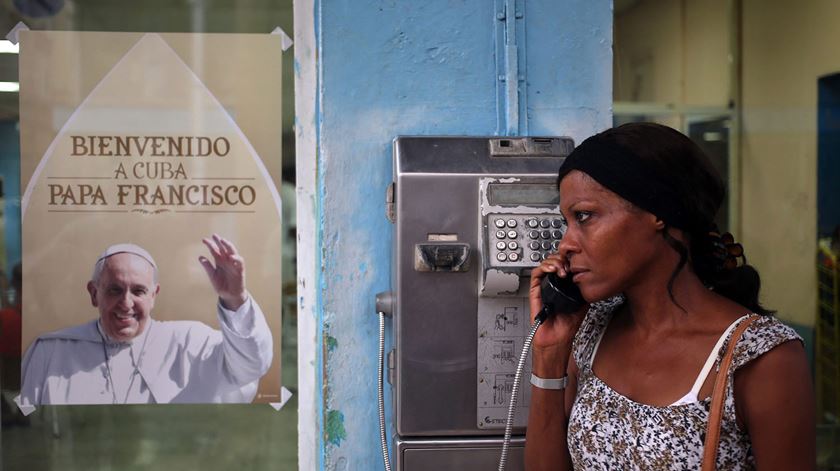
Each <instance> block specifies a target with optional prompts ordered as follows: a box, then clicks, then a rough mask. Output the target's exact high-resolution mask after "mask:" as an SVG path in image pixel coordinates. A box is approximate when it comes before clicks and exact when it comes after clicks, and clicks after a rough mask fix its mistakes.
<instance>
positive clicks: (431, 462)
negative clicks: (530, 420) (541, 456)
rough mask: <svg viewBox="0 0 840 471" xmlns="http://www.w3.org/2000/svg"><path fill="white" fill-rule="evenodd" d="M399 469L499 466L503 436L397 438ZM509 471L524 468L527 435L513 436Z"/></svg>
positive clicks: (453, 470) (455, 470)
mask: <svg viewBox="0 0 840 471" xmlns="http://www.w3.org/2000/svg"><path fill="white" fill-rule="evenodd" d="M396 451H397V453H396V457H397V471H427V470H430V469H434V470H436V471H472V470H476V471H478V470H481V471H486V470H488V469H496V468H497V467H498V466H499V457H500V456H501V453H502V439H501V438H471V439H463V438H462V439H425V438H424V439H400V438H398V439H397V441H396ZM505 469H506V470H507V471H524V469H525V437H523V436H518V437H513V438H512V439H511V442H510V451H509V452H508V460H507V467H506V468H505Z"/></svg>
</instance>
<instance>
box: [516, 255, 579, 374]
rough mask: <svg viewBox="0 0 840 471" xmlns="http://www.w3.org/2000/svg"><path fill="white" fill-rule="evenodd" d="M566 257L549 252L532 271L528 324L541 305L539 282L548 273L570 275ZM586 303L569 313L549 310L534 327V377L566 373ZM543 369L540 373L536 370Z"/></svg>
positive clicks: (532, 320)
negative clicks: (535, 328) (536, 326)
mask: <svg viewBox="0 0 840 471" xmlns="http://www.w3.org/2000/svg"><path fill="white" fill-rule="evenodd" d="M567 268H568V266H567V264H566V261H565V259H564V258H563V257H562V256H561V255H559V254H551V255H549V256H548V257H547V258H546V259H545V260H543V262H542V263H541V264H539V265H538V266H537V267H535V268H534V269H533V270H531V283H530V287H529V290H528V298H529V302H530V311H531V323H533V322H534V318H535V317H536V315H537V313H539V312H540V310H542V308H543V303H542V297H541V283H542V279H543V277H545V275H546V274H547V273H557V275H558V276H559V277H560V278H565V277H567V276H571V274H570V273H569V272H568V271H567ZM588 308H589V305H588V304H584V306H583V307H581V308H580V309H579V310H578V311H577V312H574V313H571V314H555V313H551V314H550V315H549V316H548V318H546V320H545V322H544V323H543V324H542V326H540V328H539V330H537V334H536V335H535V336H534V341H533V348H534V353H533V358H534V369H535V371H534V374H536V375H537V376H542V377H548V378H555V377H560V376H544V375H545V374H549V373H550V374H554V375H556V374H561V373H563V374H565V368H566V363H567V362H568V360H569V355H570V352H571V348H572V340H573V339H574V337H575V333H577V330H578V328H579V327H580V324H581V322H583V317H584V315H585V314H586V311H587V310H588ZM544 368H545V369H546V370H547V371H543V375H541V374H540V373H539V372H538V371H536V370H537V369H544Z"/></svg>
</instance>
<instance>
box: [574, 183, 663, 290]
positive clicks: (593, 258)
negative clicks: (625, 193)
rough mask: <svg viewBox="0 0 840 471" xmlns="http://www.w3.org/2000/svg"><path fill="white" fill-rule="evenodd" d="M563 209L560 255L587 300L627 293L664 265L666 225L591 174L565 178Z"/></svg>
mask: <svg viewBox="0 0 840 471" xmlns="http://www.w3.org/2000/svg"><path fill="white" fill-rule="evenodd" d="M560 211H561V212H562V213H563V216H564V217H565V218H566V223H567V224H568V228H567V230H566V234H565V235H564V237H563V239H562V240H561V242H560V246H559V249H558V252H559V253H560V255H561V256H565V258H566V260H567V261H568V264H569V267H568V268H569V271H570V272H571V274H572V276H573V278H572V279H573V280H574V282H575V283H577V285H578V286H579V287H580V290H581V293H582V294H583V297H584V298H586V300H587V301H590V302H593V301H599V300H602V299H605V298H607V297H609V296H614V295H616V294H619V293H623V292H627V291H628V290H630V289H631V288H632V287H633V286H634V285H635V284H637V283H639V282H640V281H642V280H644V278H645V272H646V271H647V270H650V269H651V268H652V267H653V266H654V264H657V263H661V262H662V259H661V252H660V251H661V250H662V248H663V246H665V244H664V239H663V237H662V234H661V233H660V231H661V230H662V229H663V227H664V224H663V223H662V222H661V221H659V220H657V218H656V216H654V215H653V214H651V213H649V212H647V211H644V210H641V209H638V208H636V207H635V206H633V205H632V204H630V203H629V202H627V200H625V199H623V198H621V197H620V196H618V195H617V194H615V193H613V192H612V191H610V190H608V189H606V188H604V187H603V186H601V184H600V183H598V182H597V181H595V180H594V179H593V178H592V177H590V176H589V175H587V174H585V173H583V172H580V171H577V170H575V171H572V172H570V173H569V174H568V175H566V176H565V177H564V178H563V180H562V181H561V182H560Z"/></svg>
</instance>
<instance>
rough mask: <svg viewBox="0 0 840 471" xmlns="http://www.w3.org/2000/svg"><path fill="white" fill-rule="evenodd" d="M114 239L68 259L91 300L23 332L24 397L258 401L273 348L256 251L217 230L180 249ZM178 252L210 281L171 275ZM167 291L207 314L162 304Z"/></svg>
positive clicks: (27, 401)
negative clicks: (74, 312) (255, 268)
mask: <svg viewBox="0 0 840 471" xmlns="http://www.w3.org/2000/svg"><path fill="white" fill-rule="evenodd" d="M111 242H112V243H105V244H103V246H102V247H101V249H100V251H99V252H98V253H94V252H92V253H90V254H81V255H79V256H80V257H81V258H87V259H89V265H88V266H87V267H68V268H67V270H70V271H71V272H72V274H73V276H68V277H66V278H65V279H67V280H72V282H73V283H74V284H75V286H76V288H77V291H78V293H77V295H78V297H81V298H83V299H84V302H85V303H86V305H87V309H86V310H84V312H81V313H78V316H74V317H73V319H74V322H73V323H72V325H69V326H65V327H62V328H58V329H50V326H51V323H50V322H49V319H50V316H49V315H45V313H42V314H41V317H42V319H41V320H43V321H44V322H41V323H39V324H38V325H39V326H40V327H39V331H38V332H34V333H32V337H33V338H32V339H31V341H29V342H26V341H25V343H24V346H23V348H24V351H25V353H24V355H23V361H22V365H21V395H20V398H19V404H20V405H22V406H29V405H44V404H167V403H250V402H252V401H254V399H255V397H256V396H257V391H258V389H265V388H260V380H261V378H263V377H264V376H265V375H266V373H268V372H269V370H270V369H271V367H272V364H273V360H274V352H275V348H274V341H275V335H273V332H272V329H271V328H270V327H269V324H268V322H267V321H266V315H267V313H264V312H263V310H262V309H261V307H260V303H261V302H263V301H264V300H260V299H258V296H257V295H255V294H254V292H255V291H254V290H252V289H249V288H250V287H251V282H252V280H251V279H250V278H249V277H248V274H249V270H248V268H250V265H249V263H251V262H258V261H252V260H246V257H244V256H243V254H242V252H241V250H240V248H239V247H238V246H237V243H236V242H235V241H234V240H232V239H231V238H228V237H225V236H223V235H219V234H207V235H206V237H203V238H201V239H200V240H198V241H196V244H190V245H189V246H188V247H185V248H182V249H179V250H178V252H179V253H181V254H184V253H185V252H192V253H186V254H184V255H183V256H182V257H181V258H179V257H171V255H170V254H167V253H158V254H156V253H155V250H154V248H153V247H144V246H142V245H141V244H138V243H134V242H133V241H111ZM77 255H78V254H77ZM257 258H258V257H257ZM170 259H177V260H181V259H184V260H188V259H191V262H192V263H193V264H194V266H191V267H188V269H187V270H186V273H192V275H193V278H196V277H197V275H196V273H197V272H201V277H202V278H203V282H204V283H205V284H206V289H191V288H189V286H190V285H189V284H188V283H187V284H185V285H183V286H178V283H179V279H181V278H188V277H185V276H183V275H180V274H170V276H165V275H166V273H164V270H168V269H172V264H171V263H167V262H170V261H171V260H170ZM180 268H183V267H180ZM30 273H31V272H30ZM255 278H257V277H255ZM83 279H86V280H87V281H86V282H83V281H81V280H83ZM253 281H254V282H255V283H259V281H260V280H258V279H255V280H253ZM195 283H197V281H193V284H195ZM264 291H265V290H256V292H260V293H262V292H264ZM167 297H177V298H178V299H179V300H180V301H184V300H186V301H188V305H189V306H194V307H195V309H196V310H197V311H198V310H201V311H205V312H206V315H205V318H204V319H200V316H199V319H197V318H196V315H195V314H191V315H182V316H179V314H178V313H177V312H165V313H159V312H158V309H157V307H156V306H158V305H161V304H162V303H161V301H164V300H165V299H166V298H167ZM182 305H183V304H182ZM63 319H64V320H63V323H64V324H67V323H68V321H67V317H66V316H65V317H64V318H63ZM278 341H279V336H278ZM278 387H279V384H278ZM268 389H269V390H271V389H272V388H270V387H269V388H268Z"/></svg>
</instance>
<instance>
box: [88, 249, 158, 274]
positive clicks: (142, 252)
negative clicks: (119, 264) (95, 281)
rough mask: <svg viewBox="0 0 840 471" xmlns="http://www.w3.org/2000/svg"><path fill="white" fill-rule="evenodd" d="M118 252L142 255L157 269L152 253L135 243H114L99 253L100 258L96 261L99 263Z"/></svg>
mask: <svg viewBox="0 0 840 471" xmlns="http://www.w3.org/2000/svg"><path fill="white" fill-rule="evenodd" d="M118 253H130V254H134V255H137V256H138V257H142V258H144V259H145V260H146V261H147V262H149V263H151V264H152V266H153V267H155V270H157V263H155V259H154V258H152V254H150V253H149V252H147V251H146V249H144V248H143V247H140V246H139V245H135V244H114V245H112V246H110V247H108V248H107V249H105V251H104V252H102V253H101V254H100V255H99V258H98V259H96V263H99V262H100V261H102V260H105V259H106V258H108V257H110V256H111V255H116V254H118Z"/></svg>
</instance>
